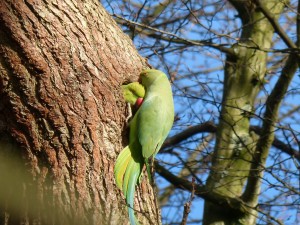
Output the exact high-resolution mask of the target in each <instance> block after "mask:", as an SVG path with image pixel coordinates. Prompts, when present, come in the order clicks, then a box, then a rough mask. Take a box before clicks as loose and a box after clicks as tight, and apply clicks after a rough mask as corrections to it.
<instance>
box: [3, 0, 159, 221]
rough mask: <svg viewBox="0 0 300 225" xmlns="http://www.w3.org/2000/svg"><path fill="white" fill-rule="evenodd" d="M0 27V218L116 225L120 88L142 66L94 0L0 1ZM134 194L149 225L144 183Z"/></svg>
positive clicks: (123, 214) (152, 215)
mask: <svg viewBox="0 0 300 225" xmlns="http://www.w3.org/2000/svg"><path fill="white" fill-rule="evenodd" d="M0 24H1V29H0V85H1V86H0V102H1V107H0V122H1V130H0V133H1V137H2V138H1V149H0V156H1V157H0V160H1V162H0V164H1V165H3V166H2V167H1V169H2V170H1V171H2V172H3V174H4V175H3V176H1V178H0V179H1V183H5V184H6V185H4V186H2V189H0V200H1V201H0V207H1V216H0V220H1V223H2V224H48V223H49V224H125V223H126V221H128V216H127V209H126V206H125V201H124V197H123V196H122V194H121V192H120V191H119V190H118V189H117V187H116V186H115V183H114V178H113V167H114V162H115V159H116V157H117V154H118V153H119V152H120V151H121V149H122V148H123V147H124V145H125V144H126V142H127V133H126V130H127V128H126V124H125V118H126V110H125V108H126V107H125V103H124V101H123V98H122V93H121V90H120V85H121V84H122V83H124V82H126V81H129V80H135V79H137V77H138V74H139V72H140V71H141V70H142V68H143V67H146V66H145V65H146V62H145V61H144V60H143V59H142V58H141V57H140V56H139V55H138V53H137V51H136V50H135V48H134V47H133V45H132V43H131V41H130V40H129V38H128V37H127V36H125V35H124V34H123V33H122V31H121V29H120V28H119V27H117V25H116V24H115V22H114V21H113V20H112V19H111V18H110V16H109V15H108V14H107V13H106V12H105V10H104V9H103V8H102V7H101V6H100V4H99V2H98V1H97V0H91V1H76V0H67V1H50V0H46V1H41V0H28V1H13V0H4V1H1V2H0ZM2 162H5V163H4V164H2ZM17 168H21V169H17ZM14 169H15V170H14ZM137 193H138V194H137V195H138V196H137V199H136V204H135V205H136V207H137V210H138V211H140V212H141V213H136V214H137V216H138V218H139V219H140V220H141V221H142V224H158V223H159V222H157V221H158V218H159V216H158V213H157V208H156V205H155V200H154V197H153V196H154V195H153V190H152V188H151V187H150V185H149V184H148V183H147V182H145V181H144V182H143V183H142V185H141V186H140V188H138V191H137ZM20 202H22V203H23V204H20ZM150 221H151V222H150Z"/></svg>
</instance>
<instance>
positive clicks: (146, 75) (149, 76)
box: [139, 69, 165, 88]
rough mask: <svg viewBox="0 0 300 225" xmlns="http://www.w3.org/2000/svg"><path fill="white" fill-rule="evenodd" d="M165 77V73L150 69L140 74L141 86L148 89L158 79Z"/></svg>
mask: <svg viewBox="0 0 300 225" xmlns="http://www.w3.org/2000/svg"><path fill="white" fill-rule="evenodd" d="M161 76H165V75H164V73H162V72H161V71H159V70H153V69H148V70H143V71H142V72H141V74H140V79H139V81H140V82H141V84H142V85H143V86H144V87H145V88H147V87H149V86H150V85H151V84H152V83H153V82H154V81H155V80H156V79H157V78H158V77H161Z"/></svg>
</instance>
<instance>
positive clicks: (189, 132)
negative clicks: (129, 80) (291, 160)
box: [161, 121, 300, 162]
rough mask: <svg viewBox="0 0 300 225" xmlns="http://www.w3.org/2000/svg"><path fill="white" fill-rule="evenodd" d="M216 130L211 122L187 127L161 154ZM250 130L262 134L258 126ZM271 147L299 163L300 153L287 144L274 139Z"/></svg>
mask: <svg viewBox="0 0 300 225" xmlns="http://www.w3.org/2000/svg"><path fill="white" fill-rule="evenodd" d="M216 130H217V125H215V124H214V123H213V122H211V121H209V122H205V123H203V124H199V125H195V126H192V127H189V128H187V129H186V130H184V131H182V132H180V133H179V134H176V135H174V136H172V137H169V138H167V139H166V141H165V143H164V144H163V146H162V150H161V152H163V149H166V148H168V147H171V146H174V145H176V144H178V143H180V142H182V141H184V140H186V139H187V138H189V137H192V136H193V135H195V134H199V133H204V132H208V133H215V132H216ZM250 130H252V131H254V132H255V133H256V134H258V135H260V134H262V129H261V128H260V127H258V126H251V127H250ZM272 145H273V146H274V147H275V148H277V149H280V150H281V151H283V152H284V153H286V154H288V155H290V156H292V157H295V158H296V159H297V160H298V161H299V162H300V152H299V151H297V150H295V149H293V148H291V147H290V146H289V145H288V144H285V143H284V142H282V141H280V140H279V139H278V138H276V137H275V138H274V140H273V143H272Z"/></svg>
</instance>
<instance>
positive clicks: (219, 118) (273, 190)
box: [102, 0, 300, 224]
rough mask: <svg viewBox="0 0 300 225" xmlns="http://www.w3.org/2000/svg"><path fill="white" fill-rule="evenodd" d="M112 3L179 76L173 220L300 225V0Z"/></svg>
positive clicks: (159, 64) (167, 200) (148, 49)
mask: <svg viewBox="0 0 300 225" xmlns="http://www.w3.org/2000/svg"><path fill="white" fill-rule="evenodd" d="M102 2H103V4H104V6H105V7H106V8H107V9H108V10H109V11H110V13H111V14H112V16H113V17H114V18H115V19H116V21H117V22H118V23H119V24H121V25H122V27H123V30H124V31H125V32H127V33H128V35H129V36H130V37H131V38H132V39H133V40H134V43H135V45H136V46H137V48H138V50H139V51H140V53H141V54H142V55H143V56H145V57H146V58H148V59H149V62H151V64H152V65H154V67H156V68H160V69H162V70H164V71H166V72H168V73H169V75H170V77H171V79H172V81H173V86H174V94H175V103H176V105H177V110H176V113H177V122H176V124H175V126H174V129H173V133H172V135H173V136H171V137H170V138H169V139H168V140H167V141H166V143H165V146H164V149H163V151H161V153H160V157H159V162H158V163H157V164H156V169H157V172H158V174H159V176H158V178H157V179H158V185H159V187H160V202H161V205H162V208H163V211H162V216H163V221H164V222H166V223H169V224H179V223H181V222H182V221H183V222H182V223H184V222H185V221H186V219H187V216H188V208H189V207H191V202H190V201H189V199H190V195H191V196H195V197H194V198H192V199H194V200H193V204H192V208H191V209H192V210H191V212H192V213H191V214H190V215H189V217H188V219H187V222H188V223H190V224H199V223H200V222H202V223H203V224H256V223H260V224H269V223H271V224H281V223H284V224H296V223H299V214H297V210H299V188H298V187H299V172H298V170H297V168H298V167H299V160H300V155H299V141H298V140H299V130H300V128H299V122H297V121H298V120H299V103H300V101H299V76H295V75H296V74H297V73H299V44H300V41H299V40H300V14H299V11H300V3H299V1H295V0H291V1H283V0H270V1H259V0H242V1H241V0H239V1H235V0H231V1H193V0H190V1H189V0H188V1H181V0H180V1H175V0H173V1H172V0H166V1H159V2H153V1H147V0H144V1H122V2H121V1H102ZM161 178H164V179H166V180H167V181H168V182H169V183H170V184H166V182H163V179H161ZM193 180H194V181H193ZM180 189H181V190H180ZM182 190H184V191H182ZM190 192H191V194H190ZM199 199H203V200H204V202H205V207H204V213H203V216H199V214H202V213H201V212H202V211H203V207H202V203H203V202H202V201H199ZM185 203H186V204H185ZM184 206H185V207H184ZM178 211H180V212H182V213H183V218H182V214H181V213H178ZM193 212H194V213H193ZM202 220H203V221H202Z"/></svg>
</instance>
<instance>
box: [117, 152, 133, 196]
mask: <svg viewBox="0 0 300 225" xmlns="http://www.w3.org/2000/svg"><path fill="white" fill-rule="evenodd" d="M131 158H132V157H131V152H130V148H129V146H126V147H125V148H124V149H123V150H122V151H121V153H120V155H119V156H118V158H117V161H116V164H115V168H114V174H115V179H116V184H117V187H118V188H120V189H121V190H122V187H123V177H124V174H125V172H126V169H127V165H128V163H129V160H130V159H131Z"/></svg>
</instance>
